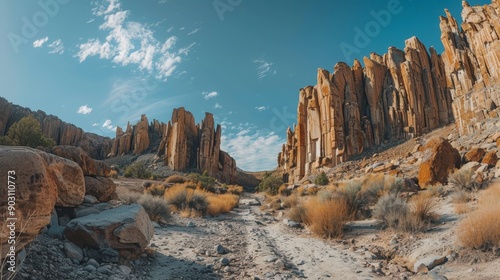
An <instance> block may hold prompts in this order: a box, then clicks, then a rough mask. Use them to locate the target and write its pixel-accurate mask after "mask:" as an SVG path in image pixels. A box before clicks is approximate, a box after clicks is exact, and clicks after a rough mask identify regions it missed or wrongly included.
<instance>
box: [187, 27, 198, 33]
mask: <svg viewBox="0 0 500 280" xmlns="http://www.w3.org/2000/svg"><path fill="white" fill-rule="evenodd" d="M200 30H201V28H196V29H195V30H193V31H191V32H189V33H188V34H187V35H193V34H195V33H197V32H198V31H200Z"/></svg>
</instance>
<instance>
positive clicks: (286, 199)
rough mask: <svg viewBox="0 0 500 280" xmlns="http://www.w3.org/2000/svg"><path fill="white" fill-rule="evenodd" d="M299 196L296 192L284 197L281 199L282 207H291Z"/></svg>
mask: <svg viewBox="0 0 500 280" xmlns="http://www.w3.org/2000/svg"><path fill="white" fill-rule="evenodd" d="M298 201H299V198H298V196H297V194H292V195H290V196H287V197H284V198H283V199H282V203H283V208H291V207H294V206H296V205H297V203H298Z"/></svg>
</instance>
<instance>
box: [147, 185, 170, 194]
mask: <svg viewBox="0 0 500 280" xmlns="http://www.w3.org/2000/svg"><path fill="white" fill-rule="evenodd" d="M144 193H145V194H150V195H152V196H157V197H163V196H164V195H165V186H164V185H162V184H152V185H151V186H149V187H148V188H147V189H145V190H144Z"/></svg>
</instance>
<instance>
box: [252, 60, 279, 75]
mask: <svg viewBox="0 0 500 280" xmlns="http://www.w3.org/2000/svg"><path fill="white" fill-rule="evenodd" d="M253 62H254V63H255V64H257V77H258V78H259V80H262V79H264V78H265V77H267V76H269V75H276V70H273V68H272V67H273V65H274V64H273V63H272V62H269V61H266V60H265V59H264V58H259V59H256V60H254V61H253Z"/></svg>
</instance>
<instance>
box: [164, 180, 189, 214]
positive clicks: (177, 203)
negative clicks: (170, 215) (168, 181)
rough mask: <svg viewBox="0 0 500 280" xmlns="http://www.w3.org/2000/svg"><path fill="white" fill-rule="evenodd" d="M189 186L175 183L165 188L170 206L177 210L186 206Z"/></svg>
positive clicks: (166, 198) (165, 196)
mask: <svg viewBox="0 0 500 280" xmlns="http://www.w3.org/2000/svg"><path fill="white" fill-rule="evenodd" d="M187 190H188V189H187V188H186V186H184V185H173V186H172V187H170V188H168V189H167V190H165V195H164V198H165V200H166V201H167V202H168V204H169V205H170V206H172V207H173V208H174V209H175V210H178V211H180V210H182V209H184V208H186V202H187V196H188V193H187Z"/></svg>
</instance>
